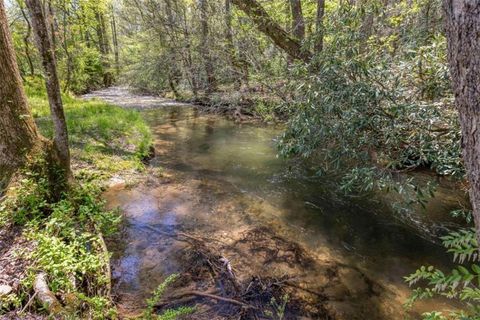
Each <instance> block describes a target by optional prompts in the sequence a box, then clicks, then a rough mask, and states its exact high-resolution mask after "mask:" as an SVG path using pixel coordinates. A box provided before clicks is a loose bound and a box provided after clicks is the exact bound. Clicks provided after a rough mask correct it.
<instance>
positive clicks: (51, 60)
mask: <svg viewBox="0 0 480 320" xmlns="http://www.w3.org/2000/svg"><path fill="white" fill-rule="evenodd" d="M25 2H26V4H27V7H28V10H29V12H30V18H31V23H32V27H33V31H34V33H35V38H36V40H37V47H38V51H39V52H40V56H41V58H42V65H43V68H44V70H45V81H46V87H47V95H48V102H49V104H50V112H51V116H52V120H53V124H54V129H55V130H54V131H55V135H54V139H53V144H54V149H55V150H56V153H57V155H56V156H57V158H58V162H59V163H58V165H59V166H60V168H62V169H63V171H64V174H65V180H71V179H72V172H71V170H70V150H69V148H68V133H67V124H66V121H65V114H64V112H63V103H62V96H61V94H60V83H59V81H58V75H57V68H56V65H55V54H54V48H53V45H52V42H51V39H50V37H49V35H48V29H47V24H46V21H45V16H44V14H43V11H42V4H41V2H40V1H39V0H26V1H25Z"/></svg>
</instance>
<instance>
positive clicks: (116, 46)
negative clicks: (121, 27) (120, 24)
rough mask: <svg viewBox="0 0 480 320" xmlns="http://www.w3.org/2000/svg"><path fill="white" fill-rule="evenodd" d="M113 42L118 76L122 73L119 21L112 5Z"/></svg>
mask: <svg viewBox="0 0 480 320" xmlns="http://www.w3.org/2000/svg"><path fill="white" fill-rule="evenodd" d="M111 10H112V22H111V23H112V42H113V53H114V55H115V73H116V75H117V77H118V76H119V75H120V59H119V48H118V37H117V36H118V35H117V22H116V21H115V10H114V7H113V5H112V7H111Z"/></svg>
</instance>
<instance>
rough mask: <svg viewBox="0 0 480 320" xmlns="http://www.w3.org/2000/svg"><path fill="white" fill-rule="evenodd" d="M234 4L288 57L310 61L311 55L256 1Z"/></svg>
mask: <svg viewBox="0 0 480 320" xmlns="http://www.w3.org/2000/svg"><path fill="white" fill-rule="evenodd" d="M232 2H233V3H234V4H235V5H236V6H237V7H238V8H239V9H240V10H242V11H243V12H245V13H246V14H247V15H248V16H249V17H250V18H251V19H252V20H253V22H254V23H255V24H256V25H257V28H258V29H259V30H260V31H261V32H263V33H264V34H265V35H267V36H268V37H269V38H270V39H272V41H273V43H275V44H276V45H277V46H278V47H280V48H282V49H283V50H284V51H285V52H286V53H287V54H288V55H290V56H291V57H292V58H294V59H300V60H303V61H304V62H308V61H310V59H311V56H312V55H311V53H310V52H308V51H306V50H303V49H302V46H301V44H300V42H299V41H298V40H296V39H294V38H293V37H291V36H290V35H289V34H288V33H287V32H286V31H285V30H283V29H282V28H281V27H280V26H279V25H278V23H276V22H275V21H274V20H273V19H272V18H271V17H270V16H269V15H268V13H267V12H266V11H265V9H263V8H262V6H261V5H260V4H259V3H258V2H257V1H256V0H232Z"/></svg>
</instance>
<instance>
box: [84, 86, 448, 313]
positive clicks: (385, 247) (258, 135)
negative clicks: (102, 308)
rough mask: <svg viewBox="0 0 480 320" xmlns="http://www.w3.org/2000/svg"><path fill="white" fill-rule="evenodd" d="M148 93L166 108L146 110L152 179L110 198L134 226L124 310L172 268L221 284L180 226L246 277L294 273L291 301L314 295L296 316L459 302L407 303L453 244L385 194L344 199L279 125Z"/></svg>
mask: <svg viewBox="0 0 480 320" xmlns="http://www.w3.org/2000/svg"><path fill="white" fill-rule="evenodd" d="M112 90H113V89H111V90H110V91H108V90H107V91H106V92H105V91H104V92H100V93H97V94H94V95H93V96H97V97H100V98H106V99H108V100H110V101H111V102H113V103H117V104H122V101H129V103H133V104H134V105H135V106H136V107H142V106H143V105H142V99H146V98H145V97H138V96H133V95H131V94H129V93H128V92H126V91H125V90H123V89H115V90H113V91H112ZM152 99H153V100H152ZM147 100H148V103H146V104H145V105H147V106H149V107H154V106H156V105H161V108H148V109H146V110H144V111H142V112H143V114H144V117H145V119H146V120H147V121H148V123H149V124H150V125H151V127H152V130H153V133H154V139H155V152H156V155H155V157H154V158H153V159H152V160H151V163H150V165H149V169H148V177H147V178H146V179H145V181H144V182H143V183H141V184H139V185H136V186H133V187H128V186H124V185H120V186H117V187H113V188H111V189H110V190H108V191H107V192H106V194H105V198H106V199H107V202H108V204H109V206H110V207H120V208H121V209H122V211H123V212H124V214H125V217H126V221H127V226H126V228H125V232H124V234H123V238H122V239H121V241H120V243H117V246H116V247H117V248H116V254H115V257H114V259H113V266H112V268H113V276H114V279H115V283H116V285H115V287H114V292H115V293H116V294H117V295H118V300H119V304H120V307H121V308H123V312H124V313H125V314H128V313H135V312H136V311H138V310H139V309H140V308H141V307H142V306H143V301H144V299H146V298H148V297H149V296H150V293H151V292H152V291H153V290H154V289H155V288H156V287H157V286H158V285H159V284H160V283H161V282H162V281H163V280H164V279H165V277H166V276H167V275H169V274H172V273H180V274H181V275H182V276H185V277H186V279H187V278H188V279H187V280H185V281H184V283H183V286H184V287H188V288H190V289H195V290H200V291H201V290H204V289H207V288H210V287H212V286H216V284H215V282H212V281H211V279H205V277H201V276H199V275H195V274H192V272H191V269H189V266H190V265H189V264H192V261H194V260H192V259H190V258H192V257H191V253H192V251H191V250H190V249H189V248H190V247H191V245H190V244H188V243H186V242H185V241H182V240H181V239H178V237H177V238H176V237H172V236H171V235H172V234H178V233H181V234H187V235H189V236H190V237H195V238H201V239H202V241H205V242H206V243H207V246H208V247H209V248H210V250H211V251H214V252H215V253H216V254H218V255H219V256H222V257H224V258H226V259H228V261H229V262H230V264H231V266H232V267H233V271H234V272H235V274H236V277H238V281H239V282H241V283H246V282H247V283H248V281H249V279H253V278H255V279H257V278H258V277H271V278H278V279H284V278H286V277H288V278H289V279H290V283H291V282H294V283H295V285H296V286H297V287H301V288H302V289H301V290H300V291H299V292H300V293H298V292H297V293H294V292H292V293H291V296H292V301H294V300H295V299H297V298H298V299H303V300H302V301H304V302H305V305H304V307H302V308H297V309H295V308H292V310H291V311H290V312H289V314H288V317H290V318H292V319H296V318H298V319H300V318H302V319H310V318H313V319H317V318H318V319H331V318H335V319H337V318H338V319H404V318H405V317H406V316H407V315H408V316H410V317H413V318H418V316H419V314H420V313H421V312H424V311H427V310H431V309H446V308H451V307H455V306H452V305H449V304H448V302H446V301H443V300H440V299H435V300H429V301H426V302H422V303H418V304H416V305H415V306H414V308H413V309H412V310H411V311H405V310H404V309H403V307H402V303H404V302H405V300H406V299H407V297H408V296H409V294H410V293H411V290H410V289H409V288H408V287H407V286H406V285H405V283H404V281H403V277H404V276H405V275H408V274H409V273H411V272H413V271H414V270H415V269H416V268H417V267H418V266H420V265H422V264H434V265H438V266H441V267H444V268H445V267H448V266H449V257H448V256H446V254H445V252H444V249H443V248H442V247H441V246H439V245H438V244H435V243H433V242H432V241H429V240H428V239H427V237H425V234H423V233H422V231H421V230H420V229H416V228H413V227H412V224H411V223H407V222H405V219H398V218H397V217H394V216H393V215H392V213H391V212H390V211H389V210H388V209H387V208H388V206H385V205H384V204H382V201H375V199H364V198H358V199H355V198H354V199H352V198H347V197H344V196H342V195H341V194H340V193H338V192H335V188H334V184H335V181H332V180H331V179H328V178H326V177H324V178H313V177H312V175H311V174H309V172H308V170H307V169H305V168H303V167H302V166H299V165H298V164H295V163H292V162H288V161H286V160H283V159H281V158H278V157H277V156H276V149H275V138H276V137H277V136H278V134H279V133H280V132H281V128H277V127H275V126H264V125H255V124H239V123H235V122H233V121H230V120H227V119H225V118H223V117H220V116H212V115H204V114H200V113H198V112H197V111H196V109H195V108H192V107H191V106H185V105H178V104H176V103H169V102H168V101H166V100H161V99H160V100H157V101H155V98H153V97H148V98H147ZM132 101H133V102H132ZM129 106H130V105H129ZM444 198H445V199H447V196H446V195H445V197H444ZM447 200H448V199H447ZM450 200H452V199H450ZM450 200H449V201H450ZM453 200H455V199H453ZM453 200H452V201H453ZM445 201H446V200H445ZM445 201H443V202H442V201H437V202H436V203H434V204H433V205H432V206H431V210H434V212H433V213H432V216H433V218H432V217H429V216H428V215H427V216H424V217H420V218H419V220H421V221H430V222H432V221H431V220H432V219H434V221H433V222H438V221H437V220H438V217H437V216H438V212H439V211H442V210H446V209H447V207H449V206H450V203H447V202H448V201H446V202H445ZM429 219H430V220H429ZM409 221H410V220H409ZM189 254H190V256H189ZM193 263H194V262H193ZM197 276H198V277H197ZM256 277H257V278H256ZM297 291H298V290H297ZM302 292H303V293H305V295H303V296H302ZM308 292H310V293H312V292H313V293H314V294H308ZM295 301H296V300H295ZM194 302H199V301H194ZM204 303H205V304H207V305H204V306H203V307H202V308H199V312H198V314H197V315H195V316H191V317H192V319H193V318H200V319H206V318H210V319H213V318H218V319H223V318H228V316H227V315H226V314H227V312H226V313H225V315H224V316H222V310H221V309H220V311H219V309H218V306H217V305H214V306H212V305H210V306H209V305H208V303H207V302H204ZM287 305H288V304H287ZM266 308H268V307H266ZM213 309H215V313H214V314H215V316H213V315H212V314H213V313H212V311H211V310H213ZM295 310H297V311H295ZM202 312H203V315H204V316H203V317H202ZM295 312H297V313H295ZM247 318H248V317H247Z"/></svg>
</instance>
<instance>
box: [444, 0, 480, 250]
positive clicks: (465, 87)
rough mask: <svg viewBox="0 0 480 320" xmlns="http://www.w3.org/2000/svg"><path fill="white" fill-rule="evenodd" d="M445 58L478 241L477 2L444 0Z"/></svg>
mask: <svg viewBox="0 0 480 320" xmlns="http://www.w3.org/2000/svg"><path fill="white" fill-rule="evenodd" d="M444 10H445V15H446V33H447V45H448V62H449V66H450V74H451V79H452V87H453V92H454V94H455V105H456V108H457V110H458V113H459V116H460V125H461V130H462V144H461V145H462V153H463V161H464V164H465V168H466V171H467V178H468V180H469V183H470V201H471V203H472V208H473V218H474V222H475V230H476V236H477V242H478V243H479V244H480V131H479V130H480V89H479V84H480V2H479V1H476V0H444Z"/></svg>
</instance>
